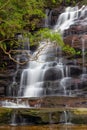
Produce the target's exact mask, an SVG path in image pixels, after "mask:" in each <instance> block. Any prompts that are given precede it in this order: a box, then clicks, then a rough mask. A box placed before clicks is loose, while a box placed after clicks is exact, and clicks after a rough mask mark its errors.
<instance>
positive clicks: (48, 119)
mask: <svg viewBox="0 0 87 130" xmlns="http://www.w3.org/2000/svg"><path fill="white" fill-rule="evenodd" d="M65 113H66V115H67V122H71V123H74V124H87V108H35V109H34V108H18V109H15V108H3V107H1V108H0V125H2V124H12V123H15V124H16V125H21V124H23V123H24V121H25V123H26V124H50V123H53V124H58V123H66V120H65ZM14 115H15V116H14ZM13 118H15V119H14V120H13ZM13 121H15V122H13Z"/></svg>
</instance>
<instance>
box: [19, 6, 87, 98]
mask: <svg viewBox="0 0 87 130" xmlns="http://www.w3.org/2000/svg"><path fill="white" fill-rule="evenodd" d="M86 12H87V7H86V6H83V7H82V8H80V9H79V8H78V6H76V7H73V8H71V7H68V8H67V9H66V10H65V12H64V13H62V14H61V15H60V16H59V18H58V20H57V24H56V25H55V26H54V29H53V32H55V31H56V32H60V33H61V34H64V31H65V30H67V29H69V28H70V27H71V26H72V25H78V23H79V22H80V24H81V25H83V23H84V24H86V21H87V18H86ZM46 14H47V17H46V21H45V26H48V25H49V20H48V19H49V18H48V17H49V10H46ZM83 18H84V19H83ZM82 42H83V44H82V54H83V57H82V59H83V66H84V60H85V57H84V44H85V43H84V40H82ZM46 44H47V43H46V42H44V43H41V44H40V47H39V48H38V49H37V51H36V52H35V53H34V54H33V57H34V56H35V55H38V53H39V50H40V48H42V50H41V51H42V52H40V54H39V55H38V58H37V59H36V60H35V61H29V66H28V67H27V69H24V70H23V72H22V75H21V81H20V89H19V92H18V96H24V97H40V96H44V95H55V94H57V95H61V94H62V95H65V96H67V95H68V96H72V93H71V86H72V84H73V83H72V82H73V78H72V77H71V76H70V67H68V66H67V65H66V64H65V63H64V59H63V57H62V51H61V49H60V48H59V49H57V48H56V47H54V48H53V43H51V44H49V45H46ZM71 44H74V41H73V43H71ZM43 46H45V47H43ZM57 53H59V54H58V55H57ZM61 59H62V60H61ZM55 61H56V64H55V65H54V62H55ZM55 71H56V72H55ZM48 73H49V74H48ZM55 83H58V84H57V85H56V89H55V90H54V88H53V87H52V86H55ZM48 84H49V85H48ZM75 86H76V87H77V85H76V84H75ZM77 88H78V87H77ZM77 88H76V89H77ZM55 91H56V92H55Z"/></svg>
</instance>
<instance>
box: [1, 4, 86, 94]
mask: <svg viewBox="0 0 87 130" xmlns="http://www.w3.org/2000/svg"><path fill="white" fill-rule="evenodd" d="M63 11H64V7H62V6H61V7H60V8H55V9H47V19H46V21H45V22H46V23H45V25H46V26H45V25H44V22H42V23H41V24H40V26H38V27H39V28H41V27H44V26H45V27H49V28H53V26H54V25H55V24H56V22H57V19H58V17H59V15H60V14H61V13H62V12H63ZM82 19H83V17H81V19H80V20H79V21H78V22H77V23H76V24H73V25H71V26H70V27H69V28H68V29H66V30H65V31H64V34H63V40H64V43H65V44H68V45H70V46H71V47H74V48H75V50H76V51H77V53H76V55H74V56H73V57H72V56H69V55H67V54H65V53H64V54H63V55H62V56H63V57H65V58H66V61H65V62H66V64H67V65H68V68H69V69H70V75H71V76H73V77H77V76H79V74H82V71H83V67H84V68H85V67H86V66H87V58H86V55H87V53H86V51H87V24H86V21H85V20H84V21H83V20H82ZM0 59H1V60H0V67H1V70H0V96H6V95H9V94H8V92H7V91H8V90H9V89H8V88H9V86H10V85H12V82H13V81H14V77H15V80H16V81H17V84H14V87H15V85H16V87H15V88H17V86H18V87H19V84H20V83H19V81H20V75H21V72H22V68H23V66H20V67H19V70H18V71H17V64H16V63H14V62H12V61H11V60H10V59H9V58H8V57H7V56H4V57H3V53H2V52H1V56H0ZM3 61H4V62H3ZM63 62H64V61H63ZM83 62H84V63H83ZM74 66H77V67H74ZM85 69H86V68H85ZM54 75H55V76H54ZM58 77H59V79H60V77H61V75H59V71H58V70H57V71H55V70H54V69H52V68H51V70H48V72H46V74H45V79H44V80H45V81H46V82H47V80H48V79H49V78H50V80H52V81H53V80H56V78H58ZM86 79H87V77H86V75H85V81H84V82H80V80H78V78H77V80H74V81H73V82H78V84H79V86H80V89H82V87H83V85H84V88H85V89H86V85H87V83H86ZM54 84H55V85H56V84H58V82H55V83H54ZM44 86H45V85H44ZM51 86H52V85H51ZM15 88H14V89H13V90H14V91H15V92H14V93H15V94H13V95H16V93H17V92H16V91H17V89H16V90H15ZM52 89H53V88H52ZM72 89H73V85H72ZM47 91H48V93H49V91H50V90H49V89H48V88H47ZM54 91H55V90H54ZM10 93H11V92H10ZM12 93H13V92H12Z"/></svg>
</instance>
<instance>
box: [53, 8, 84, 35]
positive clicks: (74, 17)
mask: <svg viewBox="0 0 87 130" xmlns="http://www.w3.org/2000/svg"><path fill="white" fill-rule="evenodd" d="M86 11H87V7H86V6H82V8H80V9H79V8H78V6H76V7H68V8H66V10H65V12H64V13H62V14H61V15H60V16H59V18H58V20H57V24H56V25H55V26H54V30H55V31H56V32H57V31H59V32H60V33H62V34H63V32H64V30H67V29H69V27H70V26H71V25H73V24H78V22H81V21H82V23H81V24H83V19H81V18H82V17H86V16H85V15H86ZM85 20H86V18H85Z"/></svg>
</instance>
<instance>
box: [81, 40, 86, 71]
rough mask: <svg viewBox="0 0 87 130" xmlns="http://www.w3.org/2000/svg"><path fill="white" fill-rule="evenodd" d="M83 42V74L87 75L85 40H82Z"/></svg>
mask: <svg viewBox="0 0 87 130" xmlns="http://www.w3.org/2000/svg"><path fill="white" fill-rule="evenodd" d="M81 41H82V67H83V68H82V70H83V73H86V68H85V39H83V38H82V39H81Z"/></svg>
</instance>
